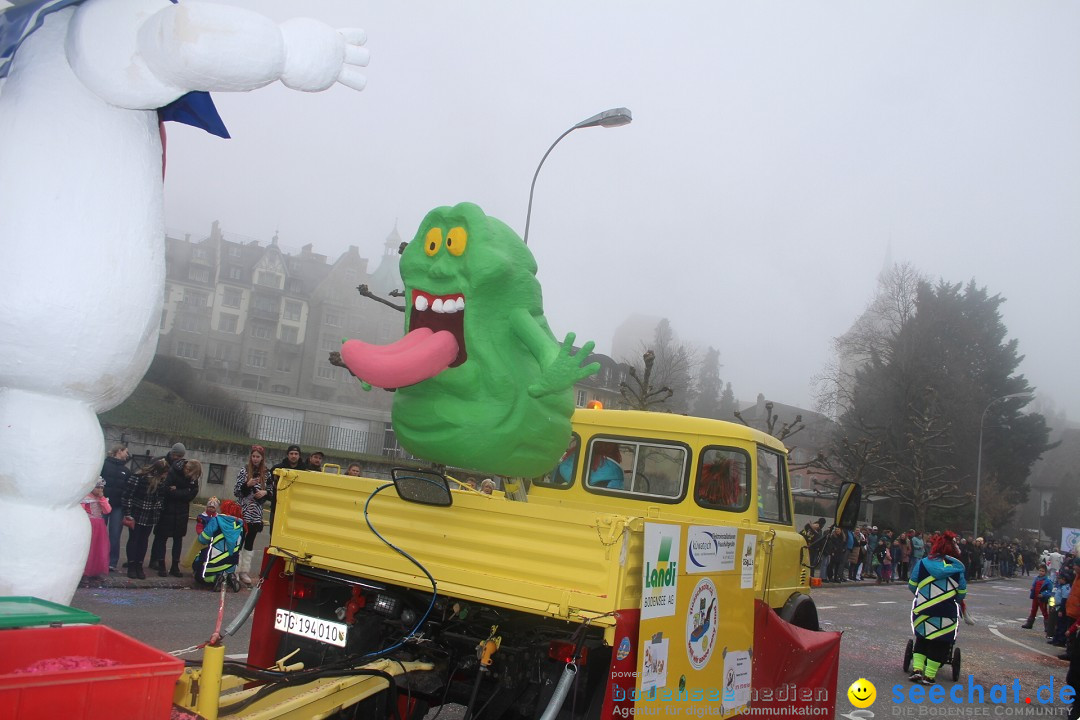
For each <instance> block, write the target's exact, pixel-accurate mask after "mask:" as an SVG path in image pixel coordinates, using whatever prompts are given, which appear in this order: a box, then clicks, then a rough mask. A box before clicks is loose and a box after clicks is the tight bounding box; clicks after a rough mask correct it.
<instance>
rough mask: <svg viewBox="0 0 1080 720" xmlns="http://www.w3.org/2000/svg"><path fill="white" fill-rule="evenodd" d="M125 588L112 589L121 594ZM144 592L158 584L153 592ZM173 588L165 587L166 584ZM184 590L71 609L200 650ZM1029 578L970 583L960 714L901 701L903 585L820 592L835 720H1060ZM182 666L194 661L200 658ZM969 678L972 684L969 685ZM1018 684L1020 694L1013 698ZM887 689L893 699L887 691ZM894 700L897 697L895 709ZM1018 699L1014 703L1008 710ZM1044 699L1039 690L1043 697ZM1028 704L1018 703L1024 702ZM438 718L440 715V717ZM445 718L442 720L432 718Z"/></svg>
mask: <svg viewBox="0 0 1080 720" xmlns="http://www.w3.org/2000/svg"><path fill="white" fill-rule="evenodd" d="M124 581H126V578H123V580H122V581H121V580H116V581H114V582H115V583H117V584H119V583H121V582H124ZM151 582H160V583H161V584H160V585H158V586H156V587H151V586H150V583H151ZM165 583H171V584H165ZM190 583H191V581H190V578H185V579H184V580H175V579H172V578H170V579H168V580H160V581H158V580H157V579H154V580H148V581H145V583H136V585H137V586H136V587H104V588H86V589H80V590H79V591H77V592H76V594H75V598H74V599H73V601H72V605H73V606H75V607H78V608H80V609H83V610H87V611H89V612H92V613H94V614H96V615H98V616H100V617H101V619H102V622H104V623H106V624H108V625H110V626H111V627H114V628H116V629H117V630H120V631H121V632H124V633H127V634H129V635H131V636H133V637H135V638H137V639H139V640H141V641H143V642H146V643H147V644H150V645H152V646H154V647H157V648H160V649H163V650H167V651H176V650H181V649H184V648H188V647H191V646H193V645H197V644H199V643H202V642H204V641H206V640H207V639H208V638H209V636H210V633H211V632H213V630H214V626H215V623H216V621H217V615H218V602H219V596H218V595H217V594H215V593H213V592H209V591H206V590H196V589H191V588H190ZM1029 586H1030V579H1029V578H1014V579H1007V580H994V581H989V582H980V583H974V584H973V585H972V586H971V587H970V589H969V594H968V608H969V611H970V613H971V615H972V616H973V617H974V618H975V620H976V625H975V626H968V625H962V626H961V629H960V636H959V640H958V646H959V647H960V648H961V651H962V656H963V659H962V664H961V677H960V682H959V683H957V684H958V685H960V686H961V688H960V690H958V691H957V697H962V698H963V703H962V704H960V705H956V704H953V703H952V702H951V701H950V700H949V698H948V696H947V695H946V696H945V698H944V699H943V700H942V702H940V703H931V702H928V701H924V702H923V703H920V704H915V703H913V702H911V699H910V697H908V693H909V692H910V691H911V689H912V688H914V687H916V686H914V685H913V684H912V683H910V682H908V680H907V674H906V673H904V672H903V670H902V668H901V666H902V663H903V653H904V646H905V644H906V642H907V639H908V638H909V637H910V634H911V626H910V613H909V609H910V603H911V594H910V592H909V591H908V590H907V587H906V584H904V583H894V584H893V585H874V584H873V583H860V584H845V585H843V586H839V587H836V586H825V587H823V588H819V589H816V590H815V591H814V597H815V600H816V601H817V604H818V608H819V613H820V617H821V621H822V624H823V629H826V630H837V631H842V632H843V639H842V641H841V658H840V669H839V674H838V681H837V698H838V699H837V717H846V718H851V719H852V720H869V718H884V717H912V718H915V717H1059V718H1064V717H1065V716H1066V712H1065V710H1064V707H1063V705H1062V704H1061V702H1060V695H1059V693H1060V689H1061V687H1062V686H1063V685H1064V682H1065V673H1066V671H1067V670H1068V663H1067V662H1066V661H1063V660H1060V659H1058V657H1057V656H1058V654H1059V653H1060V649H1059V648H1055V647H1052V646H1049V645H1047V644H1046V642H1045V639H1044V637H1043V634H1042V632H1041V619H1040V621H1039V622H1037V623H1036V629H1034V630H1025V629H1023V628H1021V627H1020V625H1021V623H1022V622H1023V621H1024V619H1025V618H1026V615H1027V610H1028V607H1029V603H1030V601H1029V600H1028V597H1027V594H1028V588H1029ZM248 593H249V591H247V590H243V591H241V592H240V593H235V594H234V593H227V594H226V604H225V609H224V613H223V619H224V623H225V624H227V623H228V622H229V621H230V620H231V619H232V618H233V617H234V616H235V615H236V614H237V613H238V612H239V610H240V608H241V606H242V604H243V602H244V600H245V599H246V598H247V597H248ZM247 646H248V630H247V627H246V626H245V627H244V628H242V629H241V630H240V631H239V632H238V633H237V635H236V636H234V637H231V638H228V639H227V640H226V648H227V650H226V652H227V653H228V654H229V655H230V656H231V657H235V658H237V659H240V658H243V657H244V656H245V655H246V652H247ZM183 657H185V658H198V653H191V654H186V655H184V656H183ZM969 675H970V676H971V677H970V679H969ZM859 678H865V679H867V680H869V681H870V682H872V683H873V684H874V685H875V687H876V690H877V700H876V701H875V702H874V704H873V705H872V706H870V707H869V708H865V709H856V708H854V707H853V706H852V704H851V703H850V701H849V700H848V698H847V690H848V686H849V685H850V684H851V683H853V682H854V681H855V680H857V679H859ZM938 679H939V682H940V685H941V686H942V688H943V690H942V692H944V693H948V692H949V691H950V690H951V689H952V687H953V685H954V683H953V682H952V680H951V668H950V667H949V666H945V667H943V668H942V670H941V672H940V673H939V676H938ZM1017 681H1018V682H1019V689H1018V690H1016V689H1015V688H1014V686H1015V684H1016V683H1017ZM1051 683H1052V685H1053V689H1054V693H1055V696H1056V697H1055V702H1054V703H1050V704H1041V703H1040V702H1039V696H1038V695H1037V691H1038V689H1039V687H1040V686H1048V685H1050V684H1051ZM969 684H970V685H980V686H982V687H983V688H984V693H983V701H982V702H981V703H980V702H978V701H977V700H978V695H977V693H975V695H974V696H973V697H974V699H975V700H976V702H974V703H969V702H968V687H969ZM994 685H1001V686H1007V688H1008V691H1007V695H1006V697H1005V698H1004V699H1005V700H1007V702H1005V703H995V702H993V699H992V698H991V689H992V686H994ZM894 688H895V690H894ZM896 692H901V693H904V695H905V699H904V701H903V702H901V703H896V702H894V694H895V693H896ZM1014 693H1018V696H1019V700H1020V702H1019V703H1015V702H1014ZM1046 695H1047V691H1046V690H1045V689H1044V690H1043V693H1042V697H1043V698H1045V697H1046ZM1029 697H1030V698H1031V700H1032V702H1031V703H1030V704H1028V703H1027V702H1025V700H1026V699H1027V698H1029ZM444 715H445V713H444ZM440 717H443V716H440Z"/></svg>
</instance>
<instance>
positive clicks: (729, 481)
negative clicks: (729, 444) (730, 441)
mask: <svg viewBox="0 0 1080 720" xmlns="http://www.w3.org/2000/svg"><path fill="white" fill-rule="evenodd" d="M694 501H695V502H696V503H697V504H698V505H700V506H701V507H703V508H709V509H710V510H728V511H731V512H743V511H745V510H746V509H747V508H748V507H750V456H749V455H747V454H746V453H745V452H743V451H742V450H734V449H728V448H717V447H710V448H706V449H705V452H704V453H702V455H701V467H699V468H698V477H697V482H696V483H695V485H694Z"/></svg>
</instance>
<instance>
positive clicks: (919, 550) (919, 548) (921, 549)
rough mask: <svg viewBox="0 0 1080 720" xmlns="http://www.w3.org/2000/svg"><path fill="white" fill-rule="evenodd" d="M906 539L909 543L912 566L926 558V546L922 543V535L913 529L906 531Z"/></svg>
mask: <svg viewBox="0 0 1080 720" xmlns="http://www.w3.org/2000/svg"><path fill="white" fill-rule="evenodd" d="M908 538H909V541H910V542H911V564H912V565H914V564H915V563H917V562H918V561H919V560H922V559H923V558H924V557H925V556H926V545H925V544H924V543H923V539H922V535H920V534H919V533H917V532H915V530H914V529H912V530H908Z"/></svg>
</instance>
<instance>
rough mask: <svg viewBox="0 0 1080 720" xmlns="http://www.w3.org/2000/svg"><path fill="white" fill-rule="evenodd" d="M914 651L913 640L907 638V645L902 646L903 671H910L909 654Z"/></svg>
mask: <svg viewBox="0 0 1080 720" xmlns="http://www.w3.org/2000/svg"><path fill="white" fill-rule="evenodd" d="M914 653H915V641H914V640H912V639H911V638H908V641H907V646H906V647H905V648H904V672H906V673H910V672H911V656H912V655H913V654H914Z"/></svg>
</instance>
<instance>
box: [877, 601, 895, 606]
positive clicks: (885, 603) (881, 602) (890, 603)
mask: <svg viewBox="0 0 1080 720" xmlns="http://www.w3.org/2000/svg"><path fill="white" fill-rule="evenodd" d="M877 604H878V605H895V604H896V601H895V600H878V601H877Z"/></svg>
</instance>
